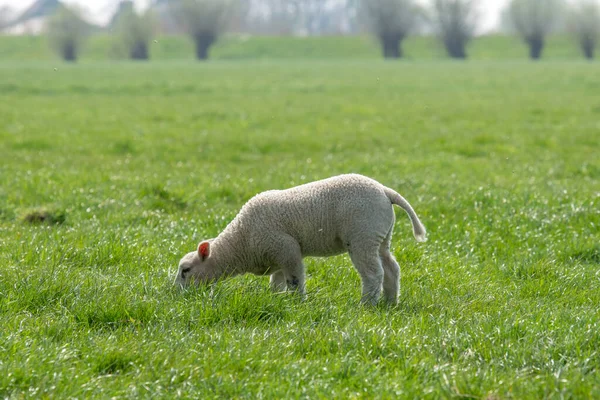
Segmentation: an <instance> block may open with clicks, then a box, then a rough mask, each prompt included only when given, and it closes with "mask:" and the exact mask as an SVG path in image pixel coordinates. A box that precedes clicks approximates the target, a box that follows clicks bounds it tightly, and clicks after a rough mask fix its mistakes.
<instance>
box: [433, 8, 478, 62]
mask: <svg viewBox="0 0 600 400" xmlns="http://www.w3.org/2000/svg"><path fill="white" fill-rule="evenodd" d="M476 4H477V3H476V1H474V0H434V2H433V23H434V25H435V28H436V30H437V32H438V35H439V37H440V40H441V41H442V42H443V44H444V47H445V48H446V52H447V53H448V55H449V56H450V57H452V58H467V51H466V47H467V44H468V43H469V42H470V41H471V39H472V38H473V36H475V29H476V27H477V17H478V15H477V9H476Z"/></svg>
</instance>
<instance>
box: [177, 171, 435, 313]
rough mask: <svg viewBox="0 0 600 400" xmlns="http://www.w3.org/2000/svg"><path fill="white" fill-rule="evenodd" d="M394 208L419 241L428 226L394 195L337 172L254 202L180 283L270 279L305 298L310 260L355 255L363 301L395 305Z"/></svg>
mask: <svg viewBox="0 0 600 400" xmlns="http://www.w3.org/2000/svg"><path fill="white" fill-rule="evenodd" d="M393 204H396V205H398V206H400V207H401V208H402V209H404V210H405V211H406V213H407V214H408V216H409V218H410V220H411V222H412V227H413V234H414V236H415V238H416V240H417V241H419V242H424V241H426V232H425V227H424V226H423V224H422V223H421V221H420V220H419V217H418V216H417V214H416V213H415V212H414V210H413V208H412V207H411V205H410V204H409V203H408V202H407V201H406V200H405V199H404V198H403V197H402V196H401V195H400V194H398V193H396V192H395V191H394V190H392V189H390V188H388V187H386V186H384V185H382V184H381V183H379V182H377V181H375V180H373V179H371V178H368V177H366V176H362V175H358V174H345V175H338V176H334V177H331V178H328V179H323V180H320V181H315V182H311V183H307V184H303V185H300V186H296V187H292V188H289V189H286V190H270V191H266V192H263V193H259V194H257V195H256V196H254V197H253V198H251V199H250V200H249V201H248V202H247V203H246V204H245V205H244V206H243V207H242V209H241V210H240V212H239V213H238V215H237V216H236V217H235V218H234V219H233V220H232V221H231V222H230V223H229V225H227V227H226V228H225V229H224V230H223V232H221V233H220V234H219V235H218V236H217V237H216V238H213V239H208V240H204V241H202V242H200V243H199V245H198V249H197V251H193V252H190V253H188V254H186V255H185V256H184V257H183V258H182V259H181V261H180V263H179V269H178V272H177V277H176V279H175V284H176V285H180V286H182V287H185V286H187V285H188V284H189V283H190V282H192V281H193V282H195V283H208V282H214V281H217V280H219V279H221V278H225V277H231V276H234V275H239V274H244V273H252V274H256V275H270V276H271V277H270V286H271V289H272V290H273V291H285V290H286V289H288V290H290V291H293V292H297V293H300V294H301V295H302V296H304V294H305V269H304V264H303V258H304V257H308V256H320V257H326V256H333V255H337V254H342V253H345V252H348V253H349V255H350V259H351V260H352V263H353V264H354V267H355V268H356V270H357V271H358V273H359V274H360V277H361V280H362V298H361V301H362V302H363V303H368V304H375V303H377V301H378V300H379V298H380V296H381V290H382V288H383V294H384V298H385V300H386V301H387V302H389V303H396V302H397V299H398V291H399V277H400V267H399V266H398V263H397V262H396V260H395V259H394V256H393V255H392V254H391V253H390V242H391V239H392V231H393V227H394V222H395V214H394V210H393V206H392V205H393Z"/></svg>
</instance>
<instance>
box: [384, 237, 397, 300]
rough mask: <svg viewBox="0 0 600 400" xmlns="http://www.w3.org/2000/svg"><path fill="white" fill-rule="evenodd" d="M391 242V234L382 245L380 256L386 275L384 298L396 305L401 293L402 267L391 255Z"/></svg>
mask: <svg viewBox="0 0 600 400" xmlns="http://www.w3.org/2000/svg"><path fill="white" fill-rule="evenodd" d="M390 240H391V232H390V235H388V236H387V237H386V240H384V242H383V243H382V244H381V247H380V248H379V255H380V257H381V264H382V266H383V273H384V275H383V296H384V298H385V300H386V301H387V302H388V303H390V304H396V303H397V302H398V292H399V291H400V266H399V265H398V263H397V262H396V259H395V258H394V256H393V255H392V253H390Z"/></svg>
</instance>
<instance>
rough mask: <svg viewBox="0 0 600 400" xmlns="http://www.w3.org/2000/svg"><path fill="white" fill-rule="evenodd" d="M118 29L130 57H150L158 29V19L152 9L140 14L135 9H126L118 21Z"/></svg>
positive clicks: (142, 58)
mask: <svg viewBox="0 0 600 400" xmlns="http://www.w3.org/2000/svg"><path fill="white" fill-rule="evenodd" d="M116 29H117V32H118V34H119V40H120V42H121V44H122V45H123V46H124V50H125V51H126V52H127V54H128V56H129V58H131V59H133V60H147V59H148V58H150V53H149V48H150V41H151V40H152V37H153V36H154V33H155V30H156V19H155V16H154V14H153V13H152V11H151V10H150V9H148V10H146V11H145V12H143V13H140V14H138V13H136V12H135V10H134V9H129V10H127V11H124V12H123V13H122V14H121V15H120V16H119V18H118V20H117V21H116Z"/></svg>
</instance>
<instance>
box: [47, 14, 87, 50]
mask: <svg viewBox="0 0 600 400" xmlns="http://www.w3.org/2000/svg"><path fill="white" fill-rule="evenodd" d="M47 30H48V39H49V40H50V45H51V46H52V47H53V48H54V49H55V50H56V51H57V52H58V54H59V55H60V56H61V57H62V59H63V60H65V61H70V62H74V61H76V60H77V57H78V55H79V50H80V48H81V44H82V43H83V41H84V39H85V38H86V36H87V34H88V32H89V30H90V26H89V25H88V24H87V23H86V22H85V21H84V19H83V17H82V13H81V11H79V10H78V9H76V8H73V7H67V6H65V5H61V6H60V7H59V9H58V11H57V12H56V14H54V15H53V16H52V17H50V19H49V20H48V26H47Z"/></svg>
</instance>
